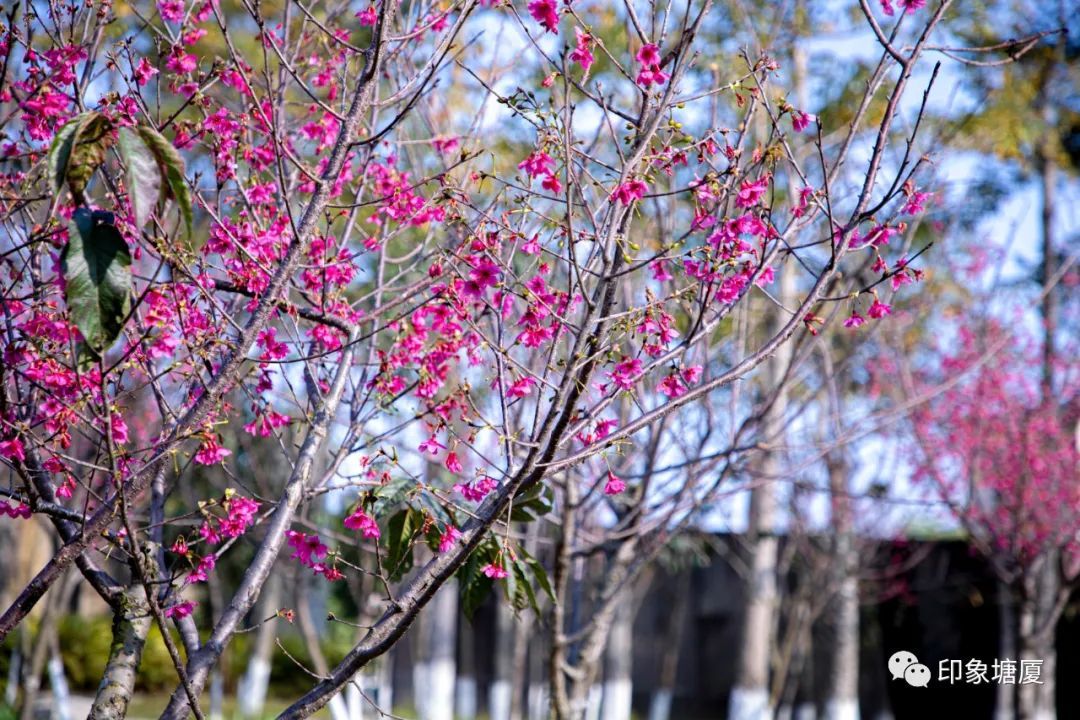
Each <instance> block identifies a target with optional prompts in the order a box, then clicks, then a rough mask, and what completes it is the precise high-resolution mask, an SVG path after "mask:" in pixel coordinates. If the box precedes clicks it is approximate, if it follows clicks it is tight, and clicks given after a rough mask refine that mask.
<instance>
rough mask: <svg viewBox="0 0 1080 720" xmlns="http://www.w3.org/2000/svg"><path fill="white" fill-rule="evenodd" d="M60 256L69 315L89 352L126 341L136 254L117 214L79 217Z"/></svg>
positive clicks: (81, 212)
mask: <svg viewBox="0 0 1080 720" xmlns="http://www.w3.org/2000/svg"><path fill="white" fill-rule="evenodd" d="M72 221H73V222H72V227H71V231H70V232H69V235H70V238H69V240H68V244H67V247H65V248H64V251H63V253H61V255H60V270H61V272H62V273H63V275H64V282H65V284H66V291H65V299H66V301H67V306H68V313H69V314H70V315H71V319H72V321H73V322H74V323H75V325H76V326H77V327H78V328H79V332H81V333H82V335H83V338H84V339H85V341H86V346H87V347H88V348H89V349H90V350H92V351H93V352H94V353H95V354H97V355H100V354H101V352H102V351H104V350H105V349H106V348H108V347H109V346H110V345H112V344H113V342H114V341H115V340H116V338H117V337H118V336H119V335H120V331H121V330H122V329H123V327H124V320H126V319H127V316H128V313H129V312H130V311H131V254H130V253H129V252H128V247H127V243H126V242H124V238H123V237H121V235H120V231H119V230H117V229H116V227H115V226H114V225H113V224H112V214H111V213H105V212H100V211H95V212H93V213H91V212H90V211H89V210H87V209H85V208H79V209H78V210H76V211H75V215H74V216H73V218H72Z"/></svg>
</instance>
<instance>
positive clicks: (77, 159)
mask: <svg viewBox="0 0 1080 720" xmlns="http://www.w3.org/2000/svg"><path fill="white" fill-rule="evenodd" d="M87 115H88V117H87V118H86V119H85V120H83V121H82V122H80V123H79V126H78V127H77V128H76V130H75V137H74V141H73V144H72V147H71V154H70V156H69V157H68V163H67V170H66V171H65V173H64V177H65V179H66V180H67V185H68V189H69V190H71V195H72V197H74V198H75V200H76V201H77V202H79V203H82V202H83V190H85V189H86V186H87V184H89V182H90V178H91V177H93V175H94V172H95V171H96V170H97V169H98V168H99V167H101V164H102V163H103V162H105V152H106V151H107V150H108V149H109V147H110V146H111V145H112V143H113V135H112V121H111V120H109V118H107V117H105V116H104V115H102V114H101V113H96V112H95V113H87Z"/></svg>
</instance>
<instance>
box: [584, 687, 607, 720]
mask: <svg viewBox="0 0 1080 720" xmlns="http://www.w3.org/2000/svg"><path fill="white" fill-rule="evenodd" d="M603 702H604V688H603V687H601V686H600V685H593V686H592V687H591V688H589V699H588V701H586V703H585V720H600V706H601V705H602V704H603Z"/></svg>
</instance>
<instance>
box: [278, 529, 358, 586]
mask: <svg viewBox="0 0 1080 720" xmlns="http://www.w3.org/2000/svg"><path fill="white" fill-rule="evenodd" d="M285 538H286V542H287V543H288V544H289V547H291V548H292V549H293V554H292V555H291V556H290V557H292V558H293V559H294V560H298V561H300V564H301V565H303V566H304V567H309V568H311V569H312V571H314V573H315V574H316V575H322V576H323V577H325V578H326V579H327V580H331V581H333V580H340V579H341V578H342V577H344V576H343V575H342V574H341V571H340V570H338V569H337V568H336V567H334V566H332V565H327V564H326V563H324V562H321V560H322V558H325V557H326V556H327V553H328V552H329V548H327V547H326V545H324V544H323V542H322V540H320V539H319V536H318V535H314V534H312V535H307V534H305V533H302V532H297V531H296V530H288V531H286V532H285Z"/></svg>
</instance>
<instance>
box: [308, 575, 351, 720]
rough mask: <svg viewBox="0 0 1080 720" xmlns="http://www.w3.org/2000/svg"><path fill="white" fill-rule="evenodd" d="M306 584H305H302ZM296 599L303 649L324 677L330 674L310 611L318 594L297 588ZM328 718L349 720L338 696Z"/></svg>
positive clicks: (347, 709) (341, 699)
mask: <svg viewBox="0 0 1080 720" xmlns="http://www.w3.org/2000/svg"><path fill="white" fill-rule="evenodd" d="M304 584H307V583H304ZM298 591H299V592H298V596H297V598H296V620H297V625H298V626H299V628H300V635H301V637H302V638H303V640H304V648H305V649H306V650H307V653H308V655H309V656H310V657H311V664H312V665H314V666H315V672H317V673H318V674H319V675H321V676H323V677H325V676H326V675H328V674H329V673H330V665H329V663H327V662H326V656H325V655H323V651H322V646H321V645H320V644H319V633H318V631H317V630H316V629H315V621H314V617H313V613H312V609H311V605H312V603H313V601H314V600H316V599H318V594H317V593H315V592H312V589H311V588H310V587H306V588H305V587H303V585H301V586H300V587H298ZM329 707H330V717H331V718H332V719H333V720H349V708H348V706H347V705H346V704H345V698H343V697H341V695H340V694H338V695H335V696H334V697H333V698H332V699H331V700H330V703H329Z"/></svg>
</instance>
